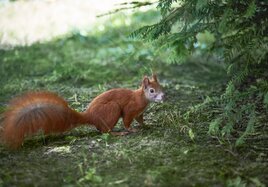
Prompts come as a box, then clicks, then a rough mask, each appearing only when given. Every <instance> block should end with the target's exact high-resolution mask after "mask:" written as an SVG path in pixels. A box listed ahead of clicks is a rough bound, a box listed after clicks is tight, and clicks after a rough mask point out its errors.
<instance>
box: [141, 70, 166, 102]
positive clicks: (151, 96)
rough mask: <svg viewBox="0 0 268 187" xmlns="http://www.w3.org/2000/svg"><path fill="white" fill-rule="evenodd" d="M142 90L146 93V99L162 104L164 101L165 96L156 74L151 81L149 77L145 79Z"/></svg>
mask: <svg viewBox="0 0 268 187" xmlns="http://www.w3.org/2000/svg"><path fill="white" fill-rule="evenodd" d="M142 89H143V91H144V94H145V97H146V98H147V99H148V100H149V101H153V102H162V101H163V100H164V96H165V94H164V92H163V91H162V88H161V85H160V84H159V82H158V79H157V76H156V74H153V75H152V78H151V79H149V78H148V77H147V76H145V77H144V78H143V80H142Z"/></svg>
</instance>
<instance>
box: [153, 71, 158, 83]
mask: <svg viewBox="0 0 268 187" xmlns="http://www.w3.org/2000/svg"><path fill="white" fill-rule="evenodd" d="M152 77H153V80H154V81H155V82H157V81H158V79H157V75H156V74H155V73H153V76H152Z"/></svg>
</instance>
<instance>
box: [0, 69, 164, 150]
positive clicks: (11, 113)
mask: <svg viewBox="0 0 268 187" xmlns="http://www.w3.org/2000/svg"><path fill="white" fill-rule="evenodd" d="M163 99H164V93H163V91H162V89H161V86H160V84H159V82H158V80H157V76H156V75H155V74H153V76H152V78H151V79H149V78H148V77H146V76H145V77H144V78H143V80H142V85H141V87H140V88H139V89H137V90H129V89H123V88H117V89H111V90H109V91H106V92H104V93H102V94H100V95H99V96H97V97H96V98H95V99H93V100H92V102H91V103H90V104H89V105H88V108H87V109H86V111H84V112H81V113H79V112H77V111H75V110H73V109H71V108H69V106H68V103H67V102H66V101H65V100H64V99H62V98H61V97H59V96H58V95H56V94H54V93H51V92H31V93H26V94H25V95H23V96H21V97H18V98H15V99H13V100H12V101H11V102H10V105H9V108H8V110H7V111H6V112H5V113H4V120H3V123H2V125H1V126H0V131H1V134H0V140H1V142H2V143H3V144H5V145H7V146H9V147H13V148H18V147H20V146H21V145H22V143H23V141H24V138H25V137H27V136H31V135H34V134H36V133H38V132H40V131H41V132H43V133H44V134H52V133H62V132H66V131H68V130H70V129H72V128H75V127H77V126H80V125H85V124H88V125H93V126H95V127H96V128H97V129H98V130H99V131H100V132H102V133H111V134H114V135H125V134H127V133H129V132H135V131H136V130H135V129H132V128H131V123H132V121H133V120H134V119H135V120H136V121H137V122H138V123H139V125H143V112H144V110H145V109H146V106H147V105H148V104H149V103H150V102H162V101H163ZM120 117H122V118H123V123H124V126H125V129H126V130H127V131H123V132H113V131H112V130H113V128H114V126H115V125H116V124H117V122H118V120H119V118H120Z"/></svg>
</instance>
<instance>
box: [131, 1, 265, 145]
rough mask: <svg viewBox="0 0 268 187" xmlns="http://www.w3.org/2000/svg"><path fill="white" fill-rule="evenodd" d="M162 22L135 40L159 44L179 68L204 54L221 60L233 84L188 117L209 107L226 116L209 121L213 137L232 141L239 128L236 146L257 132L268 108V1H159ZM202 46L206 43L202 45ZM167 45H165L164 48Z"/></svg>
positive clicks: (138, 34)
mask: <svg viewBox="0 0 268 187" xmlns="http://www.w3.org/2000/svg"><path fill="white" fill-rule="evenodd" d="M157 7H158V8H159V9H160V11H161V14H162V19H161V20H160V21H159V22H158V23H156V24H153V25H149V26H145V27H142V28H140V29H139V30H137V31H135V32H134V33H133V34H132V36H133V37H140V38H143V39H150V40H161V41H162V42H161V44H162V45H165V46H169V48H172V49H173V51H175V52H176V53H175V56H173V61H174V62H180V61H181V60H182V59H185V58H187V57H188V56H191V55H193V54H194V53H195V51H196V50H198V49H200V47H201V48H202V46H200V45H198V44H200V41H201V43H202V37H203V38H204V36H205V37H206V38H209V42H205V44H206V45H205V50H203V52H205V53H206V54H208V53H210V54H212V53H213V54H217V56H218V57H219V58H220V59H222V60H223V61H224V63H225V64H226V67H227V68H226V72H227V76H228V77H229V82H228V84H227V86H226V91H225V93H223V94H222V95H221V96H219V97H218V98H216V99H210V100H206V101H205V102H204V103H203V104H201V105H198V106H196V107H195V109H194V110H191V111H189V112H188V115H189V113H191V112H196V111H198V110H202V109H204V108H206V107H207V106H209V105H210V104H211V103H214V104H215V103H217V104H218V105H221V108H222V111H221V113H220V114H218V115H217V116H214V119H211V123H210V127H209V133H211V134H219V133H220V134H221V135H223V136H230V135H231V133H232V132H234V131H235V130H236V129H237V127H238V126H239V128H241V125H238V124H244V125H243V126H242V129H244V132H243V133H242V134H240V136H239V138H238V140H237V141H236V143H237V145H240V144H241V143H242V142H243V139H244V138H245V136H247V135H249V134H250V133H252V132H253V131H254V126H256V124H260V121H259V120H258V119H259V118H260V117H262V116H263V115H264V117H265V113H266V112H267V108H268V54H267V52H268V1H266V0H217V1H215V0H159V1H158V5H157ZM203 40H204V39H203ZM163 41H164V42H163Z"/></svg>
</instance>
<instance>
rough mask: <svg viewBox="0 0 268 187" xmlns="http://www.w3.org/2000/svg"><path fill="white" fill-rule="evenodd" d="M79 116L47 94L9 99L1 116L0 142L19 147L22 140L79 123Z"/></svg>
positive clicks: (59, 100)
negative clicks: (8, 103) (2, 116)
mask: <svg viewBox="0 0 268 187" xmlns="http://www.w3.org/2000/svg"><path fill="white" fill-rule="evenodd" d="M82 118H83V117H82V116H81V114H79V113H78V112H76V111H75V110H72V109H71V108H69V107H68V103H67V102H66V101H65V100H64V99H62V98H61V97H59V96H58V95H56V94H54V93H50V92H31V93H27V94H25V95H23V96H21V97H17V98H15V99H13V100H12V101H11V103H10V105H9V108H8V110H7V111H6V112H5V113H4V120H3V124H2V125H1V127H0V128H2V129H0V131H2V132H1V134H0V139H1V141H2V142H3V143H4V144H6V145H8V146H10V147H14V148H16V147H19V146H20V145H21V144H22V142H23V140H24V137H26V136H30V135H33V134H36V133H38V132H43V133H44V134H48V133H60V132H64V131H66V130H68V129H70V128H72V127H75V126H76V125H77V124H79V123H82V121H83V120H82Z"/></svg>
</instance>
